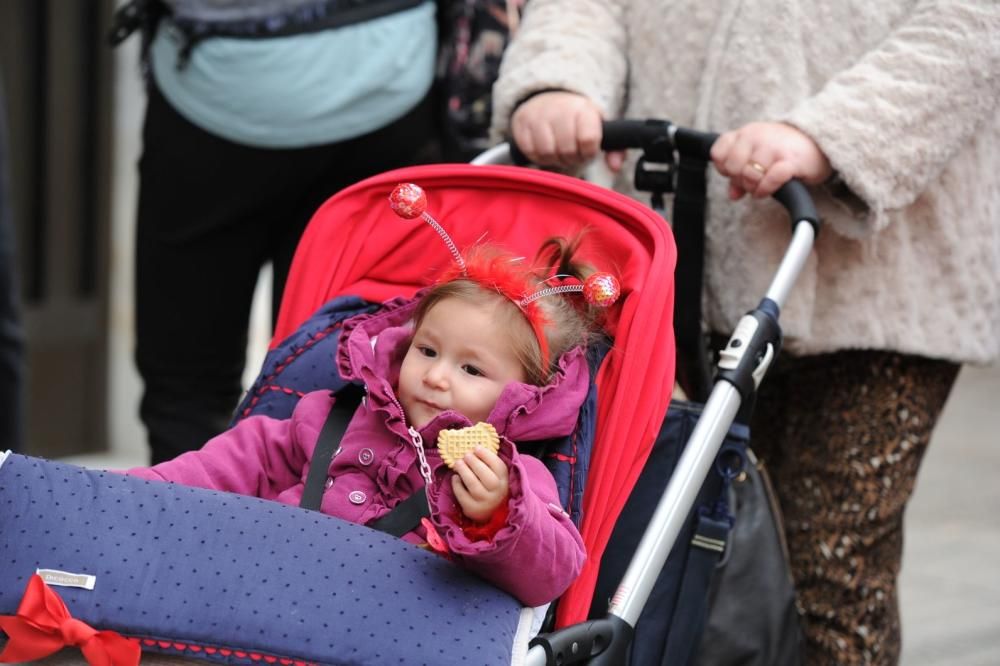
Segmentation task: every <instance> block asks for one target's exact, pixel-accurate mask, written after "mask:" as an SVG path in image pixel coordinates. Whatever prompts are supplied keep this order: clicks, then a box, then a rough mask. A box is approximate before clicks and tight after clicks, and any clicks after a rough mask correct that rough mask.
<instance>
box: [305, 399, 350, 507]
mask: <svg viewBox="0 0 1000 666" xmlns="http://www.w3.org/2000/svg"><path fill="white" fill-rule="evenodd" d="M351 414H352V410H351V409H349V408H348V407H347V406H346V405H345V404H344V402H343V401H342V400H337V401H336V402H334V403H333V406H332V407H330V415H329V416H327V417H326V421H325V422H324V423H323V429H322V430H320V431H319V437H318V438H317V440H316V448H315V449H314V450H313V457H312V460H311V461H310V463H309V475H308V476H307V477H306V487H305V488H304V489H303V490H302V499H301V500H300V501H299V506H300V507H302V508H303V509H309V510H310V511H319V507H320V504H322V502H323V487H324V485H325V484H326V476H327V472H328V471H329V469H330V461H331V460H333V456H334V455H335V454H336V451H339V450H340V440H341V439H343V438H344V433H345V432H347V426H348V425H349V424H350V422H351Z"/></svg>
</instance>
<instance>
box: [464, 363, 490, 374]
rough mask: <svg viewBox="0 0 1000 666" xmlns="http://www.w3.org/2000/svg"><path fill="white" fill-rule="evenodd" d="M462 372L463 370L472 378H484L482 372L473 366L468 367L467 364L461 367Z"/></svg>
mask: <svg viewBox="0 0 1000 666" xmlns="http://www.w3.org/2000/svg"><path fill="white" fill-rule="evenodd" d="M462 370H465V372H467V373H469V374H470V375H472V376H473V377H485V376H486V373H485V372H483V371H482V370H480V369H479V368H477V367H476V366H474V365H468V364H466V365H463V366H462Z"/></svg>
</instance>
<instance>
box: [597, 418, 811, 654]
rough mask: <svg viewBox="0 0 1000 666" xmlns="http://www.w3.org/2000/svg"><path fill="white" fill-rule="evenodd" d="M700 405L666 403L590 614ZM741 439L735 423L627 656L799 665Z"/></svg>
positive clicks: (626, 557)
mask: <svg viewBox="0 0 1000 666" xmlns="http://www.w3.org/2000/svg"><path fill="white" fill-rule="evenodd" d="M700 413H701V405H700V404H696V403H689V402H681V401H675V402H673V403H671V406H670V410H669V411H668V414H667V418H666V419H665V421H664V423H663V426H662V427H661V429H660V433H659V436H658V437H657V440H656V443H655V444H654V446H653V451H652V453H651V454H650V457H649V460H648V461H647V462H646V465H645V466H644V467H643V471H642V473H641V474H640V476H639V480H638V481H637V483H636V485H635V487H634V488H633V490H632V493H631V494H630V495H629V499H628V502H627V503H626V505H625V508H624V510H623V511H622V515H621V516H620V517H619V519H618V522H617V523H615V529H614V531H613V532H612V534H611V539H610V541H609V542H608V546H607V548H606V550H605V552H604V557H603V559H602V561H601V567H600V572H599V574H598V579H597V586H596V589H595V595H594V601H593V603H592V606H591V609H590V617H604V614H605V612H606V610H607V605H608V601H609V599H610V598H611V596H612V595H613V594H614V592H615V589H616V588H617V585H618V583H619V581H620V580H621V578H622V576H623V575H624V573H625V569H626V567H627V566H628V564H629V562H630V560H631V557H632V553H633V552H634V551H635V547H636V546H637V545H638V542H639V539H640V538H641V537H642V535H643V533H644V532H645V530H646V527H647V526H648V524H649V520H650V518H651V517H652V514H653V511H654V510H655V508H656V504H657V502H658V501H659V498H660V496H661V495H662V494H663V489H664V488H665V487H666V484H667V482H668V481H669V479H670V476H671V474H672V472H673V470H674V468H675V467H676V465H677V461H678V459H679V458H680V454H681V452H682V451H683V449H684V445H685V444H686V443H687V441H688V438H689V436H690V434H691V431H692V429H693V428H694V426H695V424H696V422H697V420H698V417H699V416H700ZM748 442H749V429H748V428H747V427H746V426H744V425H741V424H738V423H737V424H734V425H733V427H732V428H730V431H729V433H728V435H727V437H726V440H725V442H724V443H723V445H722V447H721V450H720V453H719V455H718V457H717V459H716V465H715V466H714V469H713V471H712V472H711V473H710V474H709V475H708V478H706V479H705V481H704V483H703V485H702V487H701V489H700V490H699V493H698V497H697V499H696V501H695V504H694V507H693V509H692V511H691V513H690V514H689V515H688V517H687V520H686V521H685V524H684V527H683V528H682V529H681V532H680V533H679V534H678V537H677V541H676V542H675V544H674V547H673V549H672V550H671V552H670V555H669V557H668V558H667V561H666V563H665V564H664V566H663V569H662V570H661V571H660V575H659V576H658V578H657V580H656V583H655V584H654V586H653V589H652V591H651V592H650V595H649V599H648V600H647V601H646V604H645V605H644V606H643V610H642V613H641V614H640V616H639V619H638V621H637V622H636V625H635V634H634V636H633V639H632V645H631V647H630V649H629V655H628V662H627V663H629V664H631V665H633V666H639V665H641V666H661V664H662V665H663V666H667V665H669V666H677V665H683V664H699V665H705V666H728V665H730V664H760V665H765V664H766V665H768V666H774V665H778V666H785V665H788V666H794V665H796V664H799V663H801V657H800V652H801V644H802V639H801V630H800V628H799V624H798V614H797V612H796V608H795V594H794V589H793V585H792V579H791V576H790V575H789V568H788V557H787V549H786V548H785V545H784V539H783V532H782V529H781V517H780V513H779V511H778V508H777V505H776V504H775V503H774V501H773V495H772V493H771V491H770V485H769V483H768V480H767V475H766V473H765V471H764V469H763V466H762V465H761V464H760V463H759V462H758V461H757V459H756V457H755V456H754V455H753V452H752V451H751V450H750V449H749V447H748Z"/></svg>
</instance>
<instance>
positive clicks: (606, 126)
mask: <svg viewBox="0 0 1000 666" xmlns="http://www.w3.org/2000/svg"><path fill="white" fill-rule="evenodd" d="M718 138H719V135H718V134H716V133H714V132H701V131H698V130H693V129H688V128H686V127H679V126H677V125H675V124H674V123H672V122H670V121H669V120H655V119H650V120H606V121H604V122H603V123H602V134H601V150H605V151H609V150H627V149H630V148H638V149H641V150H644V151H646V152H647V153H653V152H657V151H663V150H669V151H677V153H679V154H681V155H685V156H688V157H694V158H698V159H702V160H705V161H709V160H711V155H710V153H711V150H712V145H713V144H715V140H716V139H718ZM510 163H513V164H518V165H521V166H523V165H526V164H530V163H531V160H529V159H528V158H527V156H526V155H525V154H524V152H522V151H521V149H520V148H518V146H517V144H516V143H514V142H513V140H511V141H510V142H509V143H506V144H500V145H498V146H495V147H494V148H492V149H490V150H488V151H486V152H485V153H483V154H482V155H480V156H479V157H477V158H476V159H475V160H473V164H510ZM773 196H774V198H775V199H776V200H777V201H778V202H779V203H780V204H781V205H782V206H784V207H785V210H787V211H788V216H789V217H790V218H791V220H792V225H793V226H795V225H797V224H798V223H799V222H808V223H809V224H810V225H812V227H813V233H814V234H816V233H818V232H819V226H820V221H819V215H817V213H816V206H815V204H813V200H812V197H811V196H810V195H809V191H808V190H807V189H806V186H805V185H804V184H803V183H802V182H800V181H799V180H797V179H794V178H793V179H792V180H790V181H788V182H787V183H785V184H784V185H782V186H781V187H780V188H779V189H778V191H777V192H775V193H774V195H773Z"/></svg>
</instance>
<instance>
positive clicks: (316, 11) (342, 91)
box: [112, 0, 439, 464]
mask: <svg viewBox="0 0 1000 666" xmlns="http://www.w3.org/2000/svg"><path fill="white" fill-rule="evenodd" d="M116 18H117V23H116V26H115V28H114V30H113V35H112V39H113V40H115V41H120V40H121V39H124V38H125V37H127V36H128V34H129V33H130V32H131V31H132V30H134V29H135V28H139V27H141V28H143V35H144V49H143V50H144V62H145V69H146V72H147V90H148V106H147V110H146V115H145V123H144V129H143V152H142V156H141V158H140V161H139V181H140V184H139V204H138V215H137V239H136V243H137V248H136V295H135V298H136V301H135V302H136V352H135V353H136V363H137V366H138V369H139V373H140V375H141V376H142V379H143V381H144V383H145V392H144V394H143V397H142V403H141V406H140V416H141V418H142V421H143V423H144V424H145V426H146V428H147V430H148V434H149V443H150V447H151V451H152V456H151V460H152V463H154V464H155V463H159V462H162V461H165V460H169V459H172V458H174V457H175V456H177V455H178V454H180V453H183V452H185V451H189V450H193V449H197V448H199V447H201V445H202V444H204V443H205V442H206V441H208V440H209V439H211V438H212V437H213V436H214V435H216V434H218V433H219V432H221V431H223V430H224V429H225V428H226V426H227V425H228V423H229V421H230V418H231V415H232V410H233V409H234V408H235V406H236V404H237V401H238V399H239V396H240V393H241V390H242V386H241V376H242V371H243V367H244V363H245V360H244V359H245V354H246V342H247V329H248V325H249V314H250V306H251V301H252V296H253V292H254V287H255V285H256V283H257V277H258V274H259V272H260V269H261V267H262V266H263V265H264V264H266V263H268V262H270V263H271V264H272V265H273V270H274V289H273V314H276V313H277V309H278V306H279V304H280V302H281V294H282V291H283V287H284V284H285V279H286V277H287V273H288V269H289V265H290V262H291V259H292V255H293V253H294V250H295V246H296V244H297V242H298V239H299V236H300V235H301V233H302V231H303V229H304V228H305V225H306V223H307V222H308V221H309V219H310V217H311V216H312V214H313V212H314V211H315V210H316V209H317V208H318V207H319V206H320V204H321V203H322V202H323V201H325V200H326V199H327V198H328V197H330V196H331V195H333V194H334V193H336V192H337V191H338V190H340V189H342V188H344V187H346V186H348V185H350V184H352V183H354V182H356V181H359V180H362V179H364V178H366V177H368V176H371V175H374V174H376V173H381V172H383V171H387V170H390V169H393V168H397V167H401V166H407V165H412V164H417V163H422V162H430V161H436V159H437V152H438V139H437V137H438V134H439V132H438V129H437V127H438V121H437V119H436V118H435V113H434V104H433V102H432V99H431V93H430V90H431V84H432V81H433V78H434V66H435V56H436V52H437V28H436V23H435V4H434V2H433V1H431V0H371V1H370V2H367V3H364V4H361V5H359V4H357V3H346V4H345V3H342V2H335V1H333V0H254V1H252V2H251V1H248V2H235V1H233V0H163V1H162V2H156V1H155V0H137V1H135V2H132V3H130V4H129V5H126V6H125V7H123V8H122V9H120V10H119V12H118V14H117V15H116Z"/></svg>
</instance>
